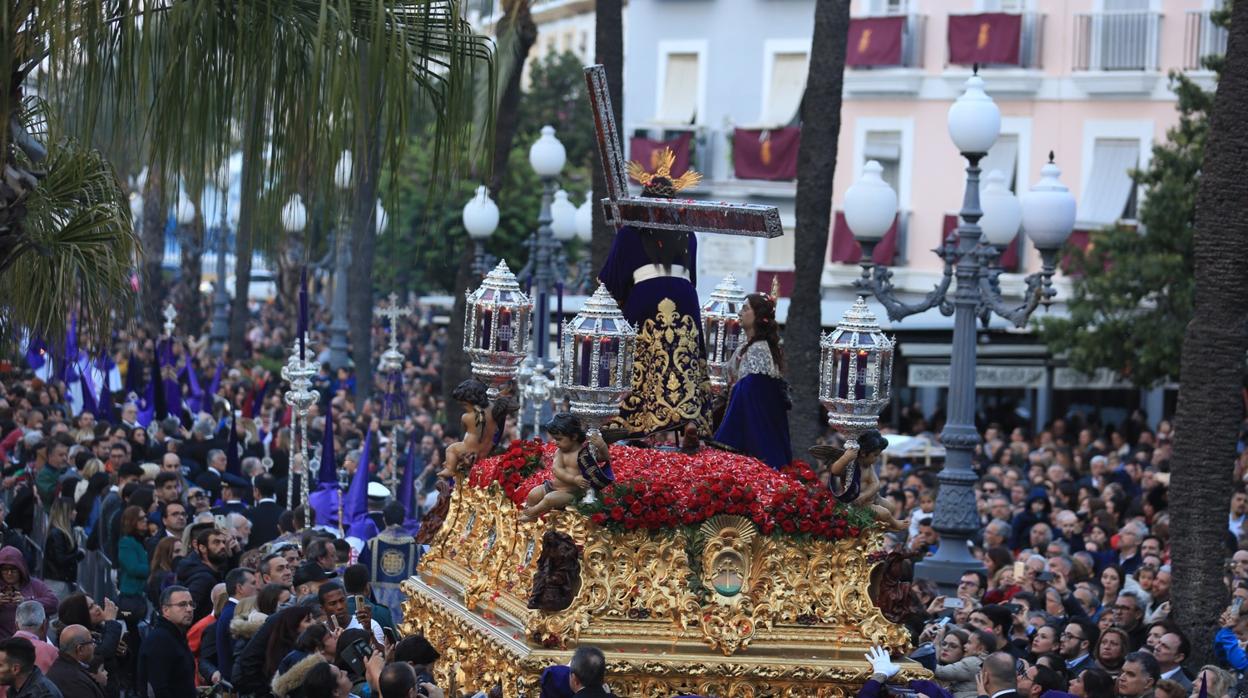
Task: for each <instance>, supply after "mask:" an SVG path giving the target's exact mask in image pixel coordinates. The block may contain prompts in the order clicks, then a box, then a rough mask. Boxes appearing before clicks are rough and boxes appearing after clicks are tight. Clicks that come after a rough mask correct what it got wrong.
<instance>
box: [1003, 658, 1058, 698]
mask: <svg viewBox="0 0 1248 698" xmlns="http://www.w3.org/2000/svg"><path fill="white" fill-rule="evenodd" d="M1015 681H1016V682H1017V685H1018V689H1017V691H1018V695H1019V696H1021V697H1022V698H1040V696H1042V695H1044V694H1045V693H1050V692H1052V693H1065V692H1066V687H1067V683H1066V679H1065V678H1063V677H1062V675H1061V674H1059V673H1057V672H1056V671H1054V670H1052V669H1050V668H1048V667H1047V666H1044V665H1043V664H1032V665H1031V666H1029V667H1027V668H1026V669H1024V670H1023V672H1022V673H1020V674H1019V675H1018V677H1017V678H1016V679H1015Z"/></svg>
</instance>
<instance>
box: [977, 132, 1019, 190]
mask: <svg viewBox="0 0 1248 698" xmlns="http://www.w3.org/2000/svg"><path fill="white" fill-rule="evenodd" d="M979 169H980V170H981V172H980V175H979V176H980V183H981V186H982V183H983V182H984V180H985V179H986V177H987V175H988V173H989V172H992V171H993V170H1000V171H1001V174H1003V175H1005V186H1006V187H1008V188H1009V190H1010V191H1018V186H1017V182H1018V136H1017V135H1016V134H1013V133H1010V134H1006V133H1003V134H1001V135H1000V136H999V137H998V138H997V142H996V143H993V144H992V149H991V150H989V151H988V155H986V156H985V157H984V158H983V159H982V160H980V161H979Z"/></svg>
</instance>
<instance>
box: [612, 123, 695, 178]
mask: <svg viewBox="0 0 1248 698" xmlns="http://www.w3.org/2000/svg"><path fill="white" fill-rule="evenodd" d="M692 141H693V134H692V133H689V132H685V133H682V134H680V135H679V136H676V137H675V138H672V139H669V140H666V141H658V140H654V139H653V138H641V137H640V136H634V137H633V138H632V139H630V140H629V142H628V159H629V160H635V161H637V162H639V163H641V166H642V167H644V168H646V172H654V171H655V170H656V169H658V167H659V154H661V153H662V152H663V149H664V148H671V149H672V154H674V155H675V156H676V161H675V162H674V163H672V176H673V177H679V176H681V175H682V174H684V173H685V172H686V171H687V170H688V169H689V144H690V143H691V142H692Z"/></svg>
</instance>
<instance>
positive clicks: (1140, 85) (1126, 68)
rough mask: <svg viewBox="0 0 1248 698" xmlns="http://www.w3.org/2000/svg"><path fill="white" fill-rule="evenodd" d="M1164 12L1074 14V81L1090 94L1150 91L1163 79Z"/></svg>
mask: <svg viewBox="0 0 1248 698" xmlns="http://www.w3.org/2000/svg"><path fill="white" fill-rule="evenodd" d="M1161 17H1162V16H1161V13H1160V12H1147V11H1129V10H1122V11H1105V12H1080V13H1076V14H1075V41H1074V46H1075V59H1074V70H1075V74H1074V76H1073V77H1074V80H1075V83H1076V84H1077V85H1078V86H1079V87H1080V88H1081V89H1083V91H1084V92H1087V93H1088V94H1140V93H1147V92H1151V91H1152V90H1153V89H1154V88H1155V87H1156V85H1157V82H1158V80H1159V79H1160V78H1161V72H1160V66H1159V65H1158V54H1159V52H1160V45H1161V41H1160V39H1161Z"/></svg>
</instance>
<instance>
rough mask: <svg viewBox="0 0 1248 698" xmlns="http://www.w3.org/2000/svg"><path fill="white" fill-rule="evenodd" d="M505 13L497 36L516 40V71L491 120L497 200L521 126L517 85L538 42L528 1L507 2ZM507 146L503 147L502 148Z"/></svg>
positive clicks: (494, 195) (493, 192)
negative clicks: (505, 33) (517, 130)
mask: <svg viewBox="0 0 1248 698" xmlns="http://www.w3.org/2000/svg"><path fill="white" fill-rule="evenodd" d="M509 9H510V10H511V11H510V12H509V13H508V14H505V15H503V17H502V19H500V20H499V22H498V35H499V36H502V35H503V33H504V32H511V34H512V35H513V36H514V40H515V44H514V46H515V48H516V55H515V70H513V71H512V72H511V74H510V75H508V76H507V84H506V85H504V86H503V94H502V97H501V98H500V99H499V101H498V114H497V116H496V117H495V121H494V158H493V167H492V170H491V174H490V196H491V197H492V198H493V199H494V200H495V201H497V200H498V192H499V191H501V190H502V188H503V180H504V179H505V178H506V176H507V160H508V157H509V156H510V155H511V146H512V143H513V142H514V141H515V140H516V129H517V128H518V127H519V126H520V99H521V97H522V91H521V89H520V83H521V81H522V78H523V76H524V63H525V61H527V60H528V58H529V51H531V50H533V44H535V43H537V25H536V24H534V23H533V15H532V13H530V12H529V3H528V1H527V0H516V1H513V2H512V3H510V7H509ZM502 146H506V147H502Z"/></svg>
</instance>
